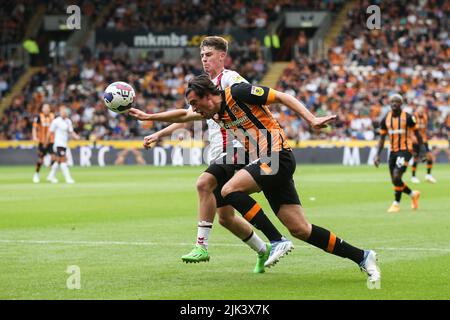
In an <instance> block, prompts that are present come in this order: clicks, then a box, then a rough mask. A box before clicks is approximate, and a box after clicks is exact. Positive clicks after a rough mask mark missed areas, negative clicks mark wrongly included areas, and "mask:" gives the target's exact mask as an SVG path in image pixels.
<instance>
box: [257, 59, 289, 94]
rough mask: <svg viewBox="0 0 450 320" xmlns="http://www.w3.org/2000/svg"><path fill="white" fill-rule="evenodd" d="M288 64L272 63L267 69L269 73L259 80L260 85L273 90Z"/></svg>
mask: <svg viewBox="0 0 450 320" xmlns="http://www.w3.org/2000/svg"><path fill="white" fill-rule="evenodd" d="M288 65H289V62H274V63H272V65H271V66H270V67H269V71H268V72H267V73H266V75H265V76H264V78H263V79H262V80H261V85H263V86H266V87H270V88H274V87H275V86H276V85H277V82H278V79H280V77H281V75H282V74H283V71H284V69H286V68H287V66H288Z"/></svg>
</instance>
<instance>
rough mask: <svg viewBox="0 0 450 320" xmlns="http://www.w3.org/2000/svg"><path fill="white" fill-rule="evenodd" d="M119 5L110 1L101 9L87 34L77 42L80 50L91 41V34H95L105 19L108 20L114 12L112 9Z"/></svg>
mask: <svg viewBox="0 0 450 320" xmlns="http://www.w3.org/2000/svg"><path fill="white" fill-rule="evenodd" d="M119 4H120V1H118V0H116V1H110V2H109V3H108V4H107V5H106V6H104V7H103V8H102V10H101V11H100V13H99V15H98V16H97V18H96V19H95V21H93V24H92V26H91V27H90V28H89V30H88V31H87V32H85V33H84V34H83V37H82V38H81V40H80V41H79V47H80V48H82V47H84V46H86V45H87V44H88V42H89V40H91V39H92V37H93V34H95V30H96V29H97V28H100V27H101V26H102V25H103V24H104V22H105V20H106V18H108V17H109V16H110V14H111V13H112V11H113V10H114V8H116V7H117V6H118V5H119Z"/></svg>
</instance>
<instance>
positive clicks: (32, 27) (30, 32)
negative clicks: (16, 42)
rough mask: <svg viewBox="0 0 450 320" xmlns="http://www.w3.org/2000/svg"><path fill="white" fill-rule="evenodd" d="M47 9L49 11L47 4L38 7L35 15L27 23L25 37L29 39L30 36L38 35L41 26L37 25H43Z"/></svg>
mask: <svg viewBox="0 0 450 320" xmlns="http://www.w3.org/2000/svg"><path fill="white" fill-rule="evenodd" d="M46 11H47V6H46V5H45V4H40V5H39V6H38V7H37V8H36V11H35V12H34V13H33V16H32V17H31V19H30V22H28V24H27V28H26V30H25V35H24V39H28V38H30V37H34V36H36V34H37V33H38V31H39V28H38V27H37V26H40V25H41V23H42V20H43V19H44V14H45V12H46Z"/></svg>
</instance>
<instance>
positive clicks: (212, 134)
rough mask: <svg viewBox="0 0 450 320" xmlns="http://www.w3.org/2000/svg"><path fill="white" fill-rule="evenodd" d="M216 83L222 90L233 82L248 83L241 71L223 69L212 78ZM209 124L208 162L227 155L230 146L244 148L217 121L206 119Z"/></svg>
mask: <svg viewBox="0 0 450 320" xmlns="http://www.w3.org/2000/svg"><path fill="white" fill-rule="evenodd" d="M211 81H212V82H213V83H215V84H216V85H217V86H218V87H219V88H220V90H224V89H226V88H228V87H231V86H232V85H233V84H236V83H240V82H245V83H248V81H247V80H245V79H244V78H243V77H241V75H240V74H239V73H237V72H236V71H232V70H228V69H223V71H222V72H221V73H219V74H218V75H217V77H215V78H214V79H212V80H211ZM206 123H207V125H208V140H209V152H208V162H209V163H212V162H213V161H214V160H217V159H219V158H221V157H224V156H225V155H226V150H227V147H228V148H230V147H231V148H242V147H243V146H242V144H241V143H240V142H239V141H237V140H236V139H234V137H233V136H232V135H231V134H230V133H227V131H226V130H225V129H223V128H221V127H220V126H219V124H218V123H217V122H215V121H214V120H212V119H208V120H206ZM228 150H232V149H228Z"/></svg>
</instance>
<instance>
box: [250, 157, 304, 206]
mask: <svg viewBox="0 0 450 320" xmlns="http://www.w3.org/2000/svg"><path fill="white" fill-rule="evenodd" d="M274 157H277V158H278V161H275V160H273V161H271V162H268V163H265V162H263V163H262V162H261V160H258V161H256V162H254V163H251V164H249V165H247V166H246V167H244V169H245V170H247V171H248V172H249V173H250V175H251V176H252V177H253V179H255V181H256V183H257V184H258V185H259V186H260V188H261V190H262V191H263V192H264V196H265V197H266V199H267V201H268V202H269V204H270V207H271V208H272V210H273V212H275V214H277V213H278V211H279V210H280V206H281V205H283V204H298V205H301V202H300V199H299V197H298V193H297V190H296V189H295V183H294V179H293V175H294V172H295V168H296V165H297V164H296V161H295V157H294V154H293V153H292V151H289V150H282V151H281V152H277V153H272V159H275V158H274ZM277 164H278V165H277Z"/></svg>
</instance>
